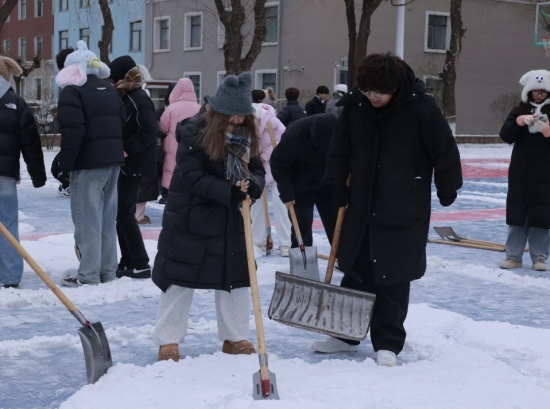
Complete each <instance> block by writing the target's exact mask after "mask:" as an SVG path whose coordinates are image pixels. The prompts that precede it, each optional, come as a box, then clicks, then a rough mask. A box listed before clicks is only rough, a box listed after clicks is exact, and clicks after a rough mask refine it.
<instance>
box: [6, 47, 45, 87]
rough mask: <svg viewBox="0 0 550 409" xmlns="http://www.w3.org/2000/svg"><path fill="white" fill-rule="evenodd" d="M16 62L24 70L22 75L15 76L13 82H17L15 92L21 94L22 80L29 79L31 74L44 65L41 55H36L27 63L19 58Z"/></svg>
mask: <svg viewBox="0 0 550 409" xmlns="http://www.w3.org/2000/svg"><path fill="white" fill-rule="evenodd" d="M15 61H16V62H17V64H19V66H20V67H21V69H22V70H23V73H22V74H21V75H18V76H16V75H14V76H13V80H14V82H15V92H17V93H18V94H21V78H27V77H28V76H29V74H30V73H31V72H33V71H34V70H37V69H39V68H40V66H41V65H42V57H41V56H39V55H35V56H34V57H33V58H32V61H25V60H23V59H22V58H21V57H17V58H16V59H15Z"/></svg>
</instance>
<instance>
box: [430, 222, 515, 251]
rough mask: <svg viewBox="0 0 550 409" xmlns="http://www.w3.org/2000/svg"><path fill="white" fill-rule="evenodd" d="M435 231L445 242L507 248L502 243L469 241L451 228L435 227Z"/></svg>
mask: <svg viewBox="0 0 550 409" xmlns="http://www.w3.org/2000/svg"><path fill="white" fill-rule="evenodd" d="M434 230H435V232H436V233H437V234H439V236H440V237H441V238H442V239H443V240H450V241H455V242H459V243H470V244H481V245H484V246H495V247H506V246H505V245H504V244H502V243H495V242H493V241H485V240H477V239H467V238H466V237H460V236H459V235H458V234H456V232H455V231H454V230H453V228H452V227H450V226H444V227H434Z"/></svg>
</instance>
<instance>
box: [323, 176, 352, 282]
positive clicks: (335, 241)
mask: <svg viewBox="0 0 550 409" xmlns="http://www.w3.org/2000/svg"><path fill="white" fill-rule="evenodd" d="M350 184H351V174H350V175H349V176H348V179H347V180H346V186H347V187H348V188H349V186H350ZM345 214H346V208H345V207H341V208H339V209H338V218H337V219H336V226H335V227H334V236H332V245H331V247H330V255H329V258H328V264H327V272H326V274H325V284H330V283H331V281H332V273H333V272H334V265H335V264H336V254H337V253H338V246H339V245H340V234H341V233H342V224H343V223H344V216H345Z"/></svg>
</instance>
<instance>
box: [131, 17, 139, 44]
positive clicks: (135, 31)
mask: <svg viewBox="0 0 550 409" xmlns="http://www.w3.org/2000/svg"><path fill="white" fill-rule="evenodd" d="M130 51H141V21H134V22H133V23H130Z"/></svg>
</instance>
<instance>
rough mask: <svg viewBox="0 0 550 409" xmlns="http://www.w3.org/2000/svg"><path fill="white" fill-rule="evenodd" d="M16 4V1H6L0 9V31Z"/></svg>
mask: <svg viewBox="0 0 550 409" xmlns="http://www.w3.org/2000/svg"><path fill="white" fill-rule="evenodd" d="M16 4H17V0H6V2H5V3H4V5H3V6H2V7H0V31H1V30H2V27H3V26H4V23H5V22H6V20H7V19H8V17H9V15H10V13H11V12H12V11H13V9H14V7H15V5H16Z"/></svg>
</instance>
